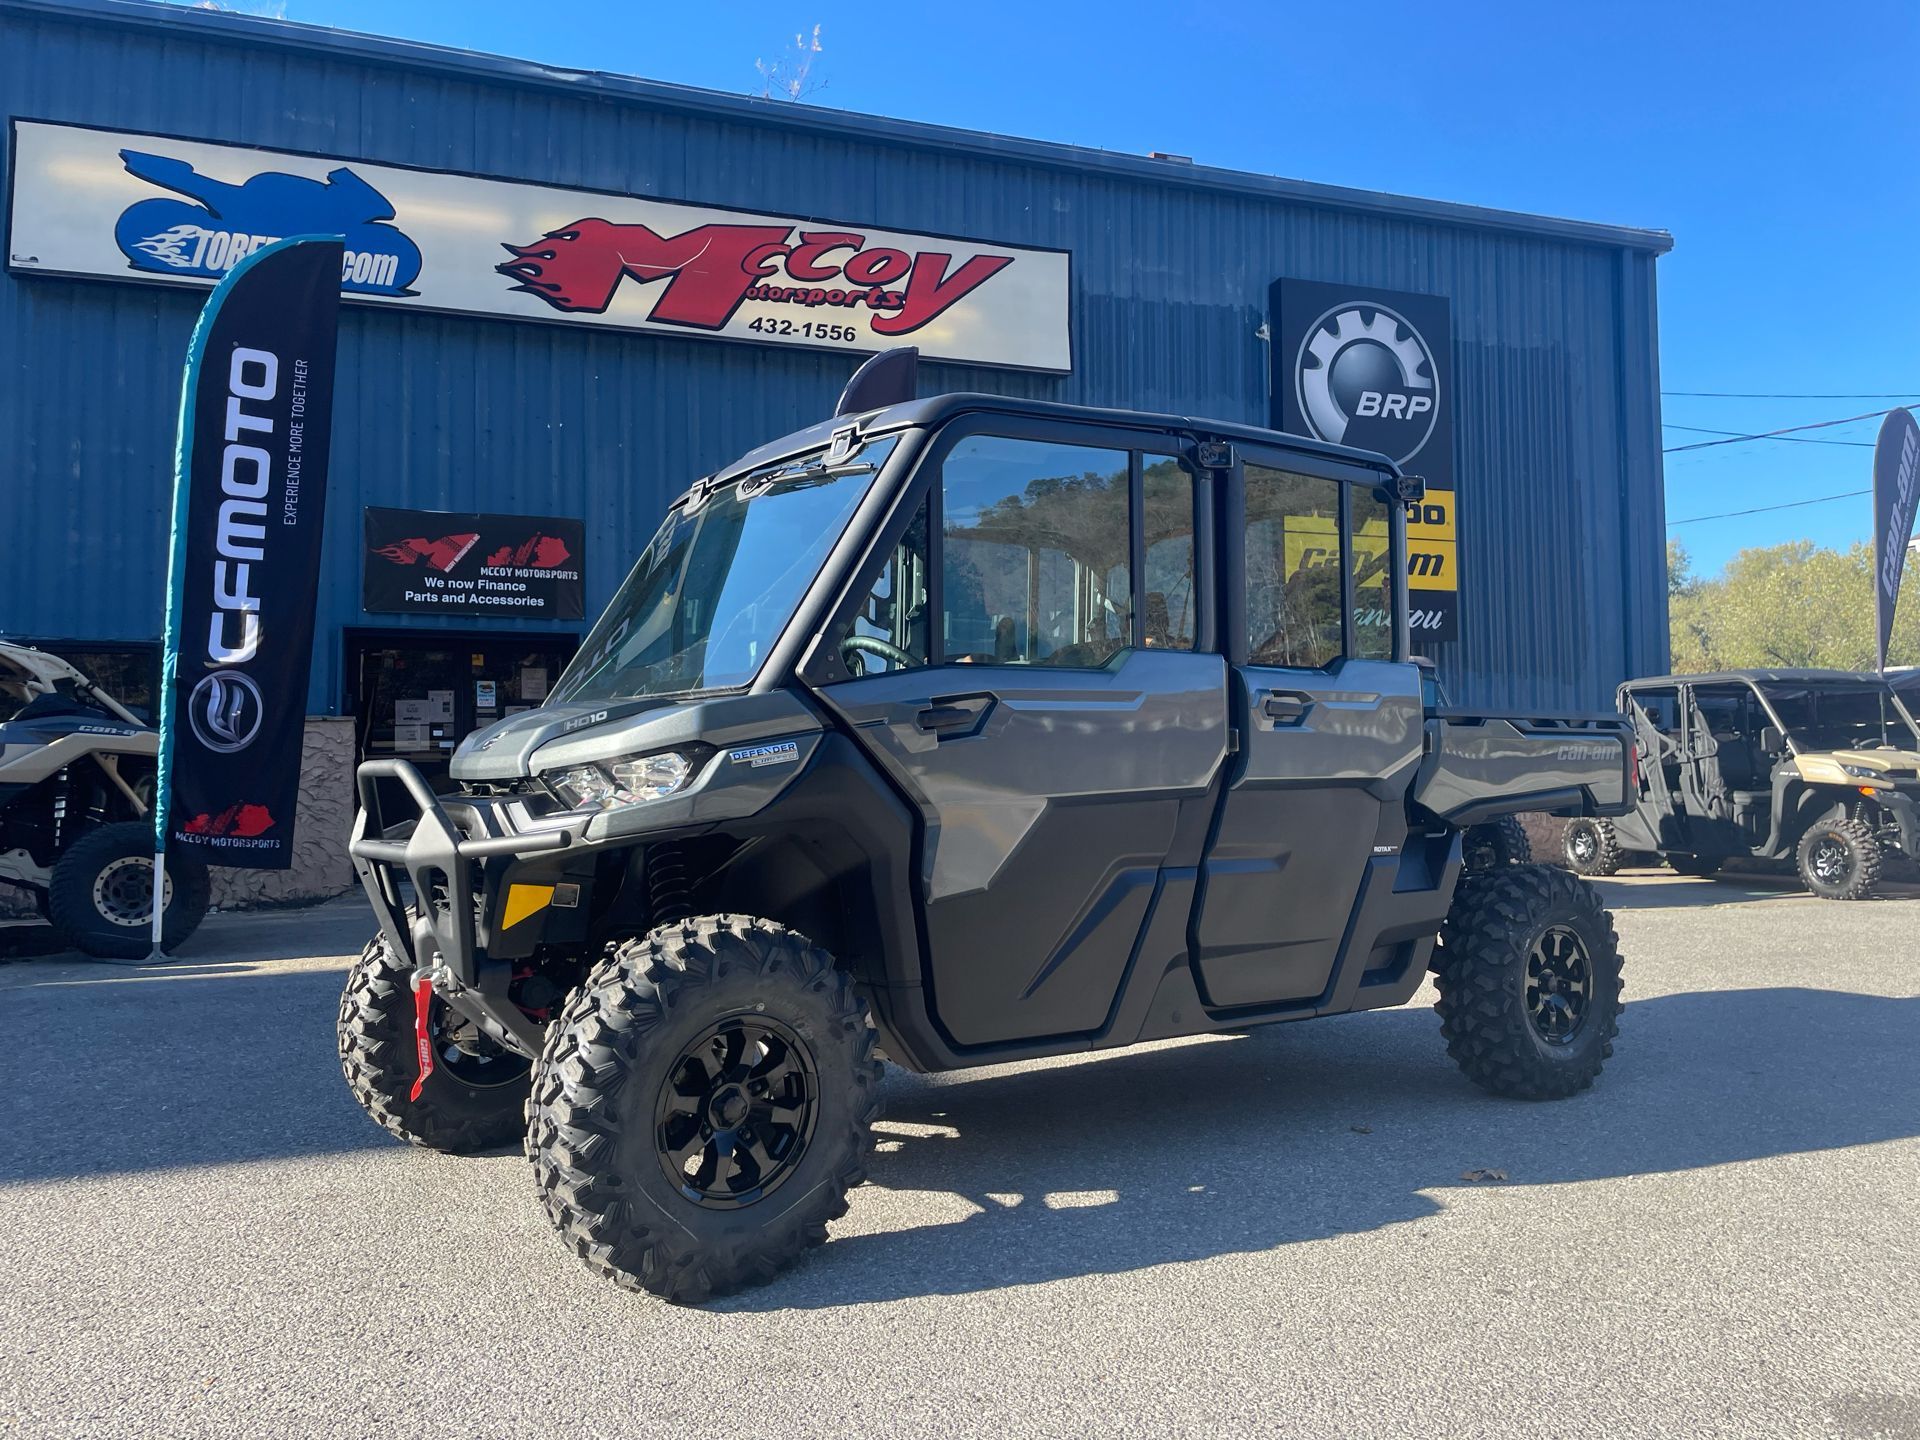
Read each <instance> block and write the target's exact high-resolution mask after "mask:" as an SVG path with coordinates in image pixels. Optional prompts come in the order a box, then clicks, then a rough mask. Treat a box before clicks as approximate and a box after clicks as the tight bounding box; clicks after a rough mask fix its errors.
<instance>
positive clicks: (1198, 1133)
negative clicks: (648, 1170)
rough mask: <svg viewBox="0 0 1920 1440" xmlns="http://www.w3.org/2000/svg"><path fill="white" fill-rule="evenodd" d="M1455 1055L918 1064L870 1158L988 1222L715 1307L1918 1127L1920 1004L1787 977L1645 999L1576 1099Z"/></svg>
mask: <svg viewBox="0 0 1920 1440" xmlns="http://www.w3.org/2000/svg"><path fill="white" fill-rule="evenodd" d="M1438 1048H1439V1037H1438V1035H1437V1033H1436V1027H1435V1023H1434V1020H1433V1017H1432V1016H1431V1014H1429V1013H1426V1012H1422V1011H1410V1010H1400V1011H1391V1012H1386V1013H1384V1014H1379V1015H1372V1016H1359V1017H1354V1018H1352V1019H1345V1020H1337V1021H1329V1022H1326V1023H1324V1024H1321V1025H1317V1026H1307V1027H1304V1028H1302V1027H1298V1026H1282V1027H1276V1028H1275V1029H1272V1030H1269V1031H1266V1032H1263V1033H1257V1034H1255V1035H1254V1036H1251V1037H1248V1038H1246V1039H1243V1040H1236V1041H1227V1042H1216V1043H1211V1044H1202V1045H1190V1046H1183V1047H1180V1048H1177V1049H1168V1050H1160V1051H1154V1052H1149V1053H1145V1054H1137V1055H1129V1056H1117V1057H1113V1058H1107V1059H1101V1060H1096V1061H1092V1062H1088V1063H1083V1064H1079V1065H1074V1066H1071V1067H1066V1068H1058V1069H1053V1070H1033V1071H1024V1072H1019V1073H1014V1074H1007V1075H999V1076H994V1077H990V1078H983V1079H979V1080H972V1081H968V1080H965V1079H962V1080H959V1081H957V1082H955V1081H947V1082H942V1083H933V1082H928V1081H925V1080H915V1079H912V1078H910V1077H900V1079H898V1080H896V1081H895V1082H894V1083H893V1084H892V1086H891V1087H890V1095H889V1100H890V1101H891V1103H890V1105H889V1107H888V1111H887V1120H886V1121H885V1122H883V1133H889V1132H888V1130H887V1127H889V1126H891V1127H893V1128H892V1130H891V1132H890V1134H891V1136H892V1137H895V1138H898V1139H899V1142H900V1143H899V1148H898V1149H897V1150H895V1151H894V1152H893V1153H882V1154H879V1155H876V1156H875V1157H874V1161H873V1165H872V1167H871V1181H872V1183H873V1184H875V1185H878V1186H882V1187H885V1188H888V1189H892V1190H901V1191H924V1192H945V1193H946V1194H947V1195H950V1196H957V1197H960V1198H961V1199H962V1200H964V1201H965V1202H969V1204H970V1206H971V1207H974V1208H973V1213H971V1214H969V1215H968V1216H967V1217H966V1218H964V1219H960V1220H957V1221H955V1222H954V1223H947V1224H937V1223H933V1224H928V1225H924V1226H922V1227H919V1228H916V1229H911V1230H904V1231H899V1230H896V1231H890V1232H886V1233H879V1234H864V1235H852V1236H846V1237H845V1238H838V1239H836V1240H834V1241H833V1242H832V1243H830V1244H829V1245H827V1246H826V1247H825V1248H824V1249H823V1250H821V1251H819V1252H817V1253H816V1254H815V1255H814V1257H813V1258H812V1259H811V1261H810V1263H808V1264H807V1265H806V1266H804V1267H802V1268H801V1269H799V1270H798V1271H796V1272H794V1273H793V1274H791V1275H790V1276H788V1277H786V1278H784V1279H782V1280H778V1281H776V1282H775V1283H774V1284H773V1285H772V1286H770V1287H769V1288H767V1289H764V1290H759V1291H754V1292H751V1293H749V1294H746V1295H743V1296H740V1297H736V1298H735V1299H733V1300H730V1301H725V1302H721V1306H720V1308H725V1309H736V1310H778V1309H791V1308H801V1309H805V1308H813V1307H826V1306H833V1305H846V1304H859V1303H866V1302H877V1301H885V1300H895V1299H903V1298H907V1297H911V1296H919V1295H928V1294H960V1293H969V1292H975V1291H984V1290H992V1289H997V1288H1000V1287H1003V1286H1009V1285H1024V1284H1033V1283H1037V1282H1041V1281H1047V1280H1054V1279H1060V1278H1064V1277H1068V1276H1078V1275H1089V1274H1115V1273H1120V1272H1125V1271H1129V1270H1136V1269H1142V1268H1146V1267H1149V1266H1154V1265H1164V1264H1169V1263H1176V1262H1180V1261H1188V1260H1200V1259H1209V1258H1213V1257H1217V1256H1222V1255H1230V1254H1242V1253H1250V1252H1255V1251H1262V1250H1268V1249H1272V1248H1274V1247H1276V1246H1280V1245H1284V1244H1287V1243H1290V1242H1293V1241H1300V1240H1314V1239H1322V1238H1324V1237H1326V1236H1328V1235H1330V1234H1334V1233H1336V1232H1341V1231H1365V1230H1372V1229H1377V1228H1379V1227H1381V1226H1385V1225H1391V1224H1395V1223H1398V1222H1403V1221H1418V1220H1420V1219H1423V1218H1426V1217H1428V1216H1431V1215H1433V1214H1435V1213H1436V1212H1437V1211H1438V1210H1439V1209H1440V1208H1441V1207H1440V1204H1439V1202H1438V1201H1436V1200H1435V1199H1433V1198H1431V1194H1432V1192H1434V1191H1436V1190H1444V1189H1447V1188H1450V1187H1458V1186H1460V1185H1461V1184H1462V1183H1463V1172H1465V1171H1468V1170H1473V1169H1480V1168H1491V1169H1498V1170H1501V1171H1504V1172H1505V1173H1506V1175H1507V1176H1508V1178H1509V1182H1510V1183H1512V1184H1523V1185H1525V1184H1535V1185H1537V1184H1558V1183H1565V1182H1572V1181H1585V1180H1602V1179H1610V1178H1615V1177H1620V1176H1629V1175H1646V1174H1656V1173H1665V1172H1673V1171H1684V1170H1692V1169H1698V1168H1702V1167H1706V1166H1714V1165H1723V1164H1729V1163H1733V1162H1738V1161H1745V1160H1758V1159H1766V1158H1771V1157H1776V1156H1787V1155H1805V1156H1809V1157H1811V1156H1813V1155H1814V1154H1817V1153H1818V1152H1820V1151H1825V1150H1832V1149H1836V1148H1839V1147H1844V1146H1852V1145H1862V1144H1870V1143H1873V1142H1876V1141H1882V1140H1892V1139H1899V1138H1906V1137H1910V1136H1914V1135H1916V1134H1920V999H1889V998H1885V997H1880V996H1872V995H1858V994H1850V993H1845V992H1837V991H1824V990H1806V989H1786V988H1781V989H1764V990H1744V991H1730V992H1707V993H1696V994H1684V995H1672V996H1664V997H1660V998H1657V999H1652V1000H1647V1001H1642V1002H1640V1003H1638V1004H1634V1005H1631V1006H1629V1008H1628V1011H1627V1014H1626V1016H1625V1017H1624V1019H1623V1021H1622V1035H1621V1040H1620V1049H1619V1052H1618V1053H1617V1054H1616V1056H1615V1057H1614V1059H1613V1061H1612V1062H1611V1064H1610V1065H1609V1067H1608V1071H1607V1073H1606V1075H1605V1076H1604V1077H1603V1078H1602V1079H1601V1080H1600V1081H1599V1082H1598V1083H1597V1084H1596V1086H1595V1087H1594V1089H1592V1090H1590V1091H1588V1092H1586V1093H1585V1094H1583V1095H1580V1096H1577V1097H1575V1098H1574V1099H1572V1100H1568V1101H1563V1102H1560V1103H1557V1104H1544V1105H1530V1104H1525V1103H1522V1102H1515V1101H1503V1100H1498V1099H1495V1098H1493V1097H1491V1096H1487V1095H1484V1094H1482V1093H1481V1092H1480V1091H1478V1090H1476V1089H1475V1088H1473V1087H1472V1086H1471V1085H1469V1084H1468V1083H1467V1082H1466V1081H1465V1080H1464V1079H1463V1078H1461V1077H1460V1076H1459V1075H1458V1074H1457V1073H1455V1072H1453V1071H1452V1070H1451V1068H1450V1067H1447V1066H1446V1065H1445V1061H1444V1057H1442V1059H1441V1062H1440V1063H1439V1064H1436V1063H1434V1060H1435V1054H1436V1052H1437V1051H1438ZM1356 1127H1360V1128H1356ZM1362 1130H1364V1131H1365V1133H1362ZM915 1132H917V1133H915ZM1809 1183H1810V1186H1817V1184H1818V1181H1817V1179H1811V1178H1810V1182H1809ZM1009 1202H1013V1203H1009ZM938 1208H939V1209H942V1210H945V1211H946V1212H947V1213H953V1212H955V1211H958V1210H961V1209H964V1208H967V1207H966V1206H962V1205H959V1204H956V1203H954V1202H952V1201H948V1202H944V1203H941V1204H939V1206H938Z"/></svg>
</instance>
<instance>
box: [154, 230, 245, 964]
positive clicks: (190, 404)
mask: <svg viewBox="0 0 1920 1440" xmlns="http://www.w3.org/2000/svg"><path fill="white" fill-rule="evenodd" d="M248 259H249V260H250V259H252V256H249V257H248ZM246 268H247V261H246V260H243V261H241V262H240V264H238V265H236V266H234V268H233V269H231V270H229V271H228V272H227V273H226V275H225V276H224V277H223V278H222V279H221V281H220V283H219V284H218V285H215V286H214V287H213V293H212V294H211V295H209V296H208V297H207V303H206V304H205V305H203V306H201V307H200V316H199V318H198V319H197V320H195V321H194V324H193V336H192V338H191V339H189V340H188V342H187V365H186V370H185V373H184V374H183V375H182V376H181V379H180V423H179V426H178V427H177V432H176V433H177V435H178V439H177V441H176V442H175V445H174V451H173V507H172V512H171V516H170V519H169V522H168V531H167V593H166V598H165V601H164V603H163V609H162V613H163V615H164V616H165V619H164V621H163V623H164V625H165V626H166V629H165V632H164V633H163V634H162V636H161V651H160V693H159V695H158V696H156V697H155V705H154V709H155V711H156V714H155V716H154V719H155V721H156V722H157V723H158V725H159V727H160V751H159V754H158V755H157V756H156V757H155V758H154V771H153V928H152V932H151V933H152V937H153V938H152V949H150V950H149V951H148V953H147V960H148V963H154V962H158V961H162V960H165V959H166V958H167V955H166V951H165V949H164V948H163V944H164V940H165V929H166V921H167V906H166V899H167V830H168V825H169V821H170V819H171V811H172V808H173V748H174V746H173V742H174V722H175V716H174V689H175V682H176V680H177V679H178V677H179V673H180V612H181V608H182V603H183V597H182V590H181V587H182V585H183V583H184V581H185V576H186V568H187V523H188V513H187V512H188V506H189V502H190V501H191V499H192V494H193V408H194V396H195V393H196V391H197V390H198V388H199V379H200V365H201V362H202V361H203V360H204V359H205V357H206V353H207V337H208V335H209V334H211V333H212V330H213V322H214V317H216V316H217V315H219V313H220V303H221V302H222V301H223V300H225V299H226V298H227V294H228V292H229V291H231V290H232V289H233V284H234V280H235V278H236V277H237V276H238V275H239V274H240V272H241V271H242V270H244V269H246Z"/></svg>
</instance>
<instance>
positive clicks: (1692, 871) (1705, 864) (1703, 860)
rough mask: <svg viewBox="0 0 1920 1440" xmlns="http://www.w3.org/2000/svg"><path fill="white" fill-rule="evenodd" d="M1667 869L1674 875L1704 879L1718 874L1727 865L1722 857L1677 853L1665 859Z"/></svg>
mask: <svg viewBox="0 0 1920 1440" xmlns="http://www.w3.org/2000/svg"><path fill="white" fill-rule="evenodd" d="M1665 859H1666V862H1667V868H1668V869H1669V870H1671V871H1673V873H1674V874H1676V875H1692V876H1694V877H1695V878H1698V879H1704V878H1705V877H1706V876H1708V875H1717V874H1719V873H1720V867H1721V866H1722V865H1724V864H1726V863H1727V861H1726V857H1725V856H1724V855H1683V854H1681V853H1679V852H1678V851H1675V852H1672V853H1670V854H1668V855H1667V856H1666V857H1665Z"/></svg>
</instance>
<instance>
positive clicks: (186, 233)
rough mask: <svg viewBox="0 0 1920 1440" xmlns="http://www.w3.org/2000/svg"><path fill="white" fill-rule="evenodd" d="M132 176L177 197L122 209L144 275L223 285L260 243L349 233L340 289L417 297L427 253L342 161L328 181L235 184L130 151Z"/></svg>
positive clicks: (286, 178)
mask: <svg viewBox="0 0 1920 1440" xmlns="http://www.w3.org/2000/svg"><path fill="white" fill-rule="evenodd" d="M120 158H121V160H122V161H123V162H125V165H126V168H127V173H128V174H129V175H133V176H135V177H137V178H139V179H141V180H144V181H146V182H147V183H148V184H150V185H154V186H158V187H159V188H160V189H162V190H171V191H173V192H174V196H173V197H169V198H155V199H152V200H141V201H137V202H136V203H134V204H132V205H129V206H128V207H127V208H126V209H125V210H123V211H122V212H121V213H120V218H119V220H118V221H117V222H116V223H115V224H114V227H113V238H114V240H115V242H116V243H117V244H118V245H119V246H120V251H121V253H122V254H123V255H125V256H126V257H127V259H128V260H129V261H130V262H131V263H132V265H133V268H134V269H136V270H146V271H150V272H152V273H154V274H159V275H194V276H200V277H202V278H205V279H209V280H218V279H219V278H220V277H221V276H223V275H225V274H226V273H227V271H229V270H231V269H232V268H233V267H234V266H236V265H238V264H239V263H240V262H241V261H242V260H244V259H246V258H247V256H249V255H251V254H252V253H253V252H254V251H256V250H258V249H259V248H260V247H261V246H263V245H266V244H269V243H271V242H272V241H275V240H279V239H282V238H283V237H285V236H288V235H342V236H345V237H346V257H345V259H344V260H343V261H342V263H341V266H340V288H341V290H343V291H345V292H346V293H348V294H362V295H411V294H412V293H413V292H412V291H411V290H410V289H409V288H408V287H409V286H410V285H412V284H413V282H414V280H415V279H416V278H417V277H418V276H419V274H420V247H419V246H418V245H415V244H414V243H413V241H411V240H410V239H408V238H407V237H406V236H405V235H403V234H401V233H400V231H398V230H396V229H394V228H393V226H391V225H388V224H385V223H383V222H385V221H388V220H391V219H392V218H393V206H392V205H390V204H388V203H387V199H386V197H385V196H384V195H382V194H381V193H380V192H379V191H378V190H376V189H374V188H373V186H371V185H369V184H368V183H367V182H366V181H365V180H362V179H361V178H360V177H359V176H358V175H356V174H354V173H353V171H352V170H350V169H348V168H347V167H346V166H344V165H342V166H341V167H340V168H339V169H337V170H333V171H330V172H329V173H328V174H327V177H326V178H325V179H324V180H309V179H307V178H306V177H305V176H303V175H286V174H282V173H281V172H280V171H277V170H265V171H262V172H260V173H259V174H256V175H251V176H249V177H248V178H247V179H245V180H243V181H241V182H240V183H239V184H237V185H235V184H232V183H230V182H228V181H225V180H218V179H215V178H214V177H213V176H211V175H202V174H200V173H199V172H198V171H197V170H195V169H194V167H193V166H192V165H191V164H189V163H188V162H187V161H185V160H180V159H177V158H175V157H174V156H171V155H164V154H152V153H149V152H147V151H143V150H122V151H121V152H120Z"/></svg>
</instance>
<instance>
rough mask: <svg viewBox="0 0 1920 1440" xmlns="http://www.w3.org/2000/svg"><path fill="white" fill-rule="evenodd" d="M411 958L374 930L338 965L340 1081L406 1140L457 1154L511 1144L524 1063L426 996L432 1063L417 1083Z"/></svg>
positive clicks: (516, 1131) (521, 1100)
mask: <svg viewBox="0 0 1920 1440" xmlns="http://www.w3.org/2000/svg"><path fill="white" fill-rule="evenodd" d="M412 977H413V967H412V966H411V965H409V964H407V963H406V962H405V961H403V960H401V959H400V958H399V957H398V956H396V955H395V954H394V953H393V950H392V948H391V947H390V946H389V945H388V944H387V942H386V940H385V938H384V937H382V936H375V937H374V938H373V940H372V941H370V942H369V943H368V945H367V948H366V949H365V950H362V951H361V952H360V958H359V960H358V961H356V962H355V963H354V967H353V969H352V970H350V971H348V972H347V984H346V988H345V989H344V990H343V991H341V993H340V1018H339V1022H338V1026H337V1029H336V1032H335V1034H336V1038H337V1041H338V1044H339V1049H340V1071H341V1073H342V1074H343V1075H345V1076H346V1080H347V1089H349V1090H351V1091H352V1092H353V1098H354V1099H355V1100H358V1101H359V1102H360V1108H361V1109H362V1110H365V1111H366V1112H367V1114H368V1115H369V1116H371V1117H372V1119H373V1120H374V1122H375V1123H376V1124H378V1125H379V1126H381V1128H383V1129H385V1130H386V1131H387V1132H388V1133H389V1134H393V1135H397V1136H399V1137H400V1138H401V1139H402V1140H405V1141H406V1142H407V1143H408V1144H409V1145H418V1146H420V1147H421V1148H423V1149H426V1150H441V1151H445V1152H446V1153H448V1154H453V1155H463V1154H467V1153H470V1152H472V1151H475V1150H490V1149H493V1148H494V1147H496V1146H500V1145H507V1144H511V1143H512V1142H513V1141H514V1140H515V1139H517V1138H518V1137H519V1135H520V1132H521V1128H522V1126H523V1124H524V1123H525V1120H524V1116H525V1112H526V1102H527V1085H528V1079H527V1077H528V1074H529V1071H530V1069H531V1066H530V1065H529V1063H528V1062H527V1060H526V1059H525V1058H524V1057H523V1056H519V1055H515V1054H513V1053H512V1052H511V1051H509V1050H507V1049H505V1048H504V1047H502V1046H501V1045H499V1044H498V1043H496V1042H495V1041H493V1040H491V1039H489V1038H488V1037H486V1036H484V1035H480V1034H477V1033H472V1032H471V1031H470V1029H469V1028H468V1027H467V1026H466V1024H465V1022H463V1021H461V1020H460V1018H459V1017H458V1016H456V1015H454V1014H453V1012H451V1011H450V1010H448V1008H447V1004H446V1002H445V1001H444V1000H442V999H440V998H439V997H438V996H435V997H434V999H433V1002H432V1005H431V1007H430V1008H429V1009H428V1011H427V1034H428V1043H429V1044H430V1045H431V1046H432V1047H433V1052H434V1066H433V1072H432V1073H431V1074H430V1075H428V1076H427V1078H426V1079H425V1080H424V1081H422V1082H421V1083H420V1093H419V1094H418V1095H415V1094H414V1093H413V1087H414V1082H415V1081H416V1080H419V1078H420V1054H419V1049H418V1046H417V1045H416V1044H415V1042H414V995H413V986H412V983H411V982H412Z"/></svg>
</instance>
